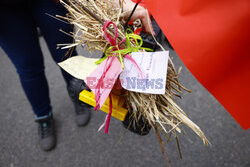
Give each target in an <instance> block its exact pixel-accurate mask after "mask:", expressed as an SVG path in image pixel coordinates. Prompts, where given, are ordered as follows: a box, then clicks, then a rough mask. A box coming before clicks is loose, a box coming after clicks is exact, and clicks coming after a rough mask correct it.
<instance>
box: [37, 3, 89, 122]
mask: <svg viewBox="0 0 250 167" xmlns="http://www.w3.org/2000/svg"><path fill="white" fill-rule="evenodd" d="M33 5H34V7H33V15H34V18H35V20H36V22H37V24H38V26H39V27H40V29H41V31H42V34H43V36H44V38H45V40H46V42H47V45H48V47H49V50H50V52H51V55H52V57H53V59H54V60H55V62H56V63H58V62H61V61H63V60H64V59H67V58H68V57H69V56H75V55H76V51H73V52H72V53H71V55H65V54H66V51H67V50H62V49H56V48H57V44H60V43H73V38H72V37H70V36H68V35H66V34H64V33H62V32H60V31H59V29H62V30H63V31H65V32H68V33H69V32H73V26H72V25H70V24H66V23H64V22H61V21H58V20H56V19H55V18H52V17H50V16H48V15H47V14H49V15H52V16H55V15H61V16H65V15H66V13H67V11H66V9H65V8H64V7H63V6H62V5H61V4H59V3H58V4H57V3H56V1H55V0H37V1H35V3H34V4H33ZM46 13H47V14H46ZM62 74H63V76H64V78H65V80H66V82H67V89H68V93H69V95H70V97H71V99H72V101H73V103H74V106H75V111H76V123H77V125H79V126H84V125H86V124H87V123H88V121H89V119H90V108H89V106H88V105H87V104H85V103H80V102H79V100H78V99H74V98H72V97H73V94H75V92H76V91H79V89H80V87H81V85H83V84H84V81H82V80H78V79H76V78H73V77H72V76H71V75H69V74H68V73H67V72H65V71H64V70H62ZM79 93H80V92H77V94H78V95H79Z"/></svg>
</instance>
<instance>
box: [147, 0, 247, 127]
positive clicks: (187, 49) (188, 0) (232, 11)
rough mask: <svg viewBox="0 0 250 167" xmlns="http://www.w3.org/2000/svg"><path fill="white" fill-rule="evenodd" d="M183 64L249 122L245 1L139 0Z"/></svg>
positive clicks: (239, 118) (233, 112)
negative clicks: (142, 2)
mask: <svg viewBox="0 0 250 167" xmlns="http://www.w3.org/2000/svg"><path fill="white" fill-rule="evenodd" d="M144 2H145V3H146V6H147V8H148V10H149V11H150V12H151V14H152V15H153V16H154V18H155V19H156V21H157V22H158V24H159V26H160V27H161V29H162V30H163V32H164V34H165V35H166V36H167V38H168V39H169V41H170V43H171V44H172V46H173V47H174V49H175V50H176V52H177V54H178V55H179V56H180V58H181V59H182V61H183V62H184V64H185V65H186V66H187V68H188V69H189V70H190V71H191V72H192V73H193V75H194V76H195V77H196V78H197V79H198V80H199V81H200V83H201V84H203V86H204V87H206V88H207V90H208V91H210V92H211V93H212V94H213V95H214V97H215V98H216V99H217V100H218V101H219V102H220V103H221V104H222V105H223V106H224V107H225V108H226V109H227V111H228V112H229V113H230V114H231V115H232V116H233V117H234V118H235V119H236V121H237V122H238V123H239V124H240V125H241V126H242V128H243V129H248V128H249V127H250V119H249V118H250V113H249V108H250V98H249V96H250V88H249V86H250V54H249V53H250V33H249V31H250V1H249V0H220V1H218V0H145V1H144Z"/></svg>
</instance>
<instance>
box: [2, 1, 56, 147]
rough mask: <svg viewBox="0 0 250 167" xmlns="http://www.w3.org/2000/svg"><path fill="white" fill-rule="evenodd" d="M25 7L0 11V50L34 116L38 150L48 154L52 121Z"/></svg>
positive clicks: (33, 29) (52, 143) (52, 136)
mask: <svg viewBox="0 0 250 167" xmlns="http://www.w3.org/2000/svg"><path fill="white" fill-rule="evenodd" d="M25 7H26V5H24V6H22V7H20V8H19V7H16V8H13V7H12V8H11V7H10V8H3V7H2V6H1V7H0V8H1V9H0V20H1V22H2V23H3V24H1V26H0V46H1V47H2V48H3V49H4V51H5V52H6V53H7V55H8V56H9V58H10V59H11V61H12V62H13V64H14V66H15V67H16V70H17V73H18V74H19V78H20V81H21V84H22V87H23V89H24V92H25V94H26V95H27V97H28V100H29V102H30V104H31V106H32V108H33V110H34V112H35V115H36V116H37V118H36V122H38V123H39V130H38V135H39V142H40V146H41V148H42V149H43V150H45V151H48V150H51V149H52V148H54V147H55V144H56V139H55V129H54V121H53V116H52V113H51V106H50V99H49V91H48V84H47V81H46V78H45V74H44V63H43V56H42V52H41V49H40V45H39V42H38V37H37V32H36V26H35V24H34V22H33V21H32V18H31V17H30V12H29V10H28V8H25Z"/></svg>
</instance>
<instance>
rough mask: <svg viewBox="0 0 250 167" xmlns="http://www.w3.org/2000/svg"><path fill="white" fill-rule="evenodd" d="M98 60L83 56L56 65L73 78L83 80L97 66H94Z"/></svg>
mask: <svg viewBox="0 0 250 167" xmlns="http://www.w3.org/2000/svg"><path fill="white" fill-rule="evenodd" d="M98 60H99V59H96V58H88V57H83V56H74V57H71V58H68V59H67V60H65V61H63V62H60V63H58V65H59V66H60V67H61V68H62V69H64V70H65V71H67V72H68V73H69V74H71V75H72V76H74V77H75V78H78V79H82V80H85V78H86V77H87V76H89V75H90V74H91V73H92V72H93V71H94V70H95V69H96V67H97V66H98V65H96V64H95V62H96V61H98Z"/></svg>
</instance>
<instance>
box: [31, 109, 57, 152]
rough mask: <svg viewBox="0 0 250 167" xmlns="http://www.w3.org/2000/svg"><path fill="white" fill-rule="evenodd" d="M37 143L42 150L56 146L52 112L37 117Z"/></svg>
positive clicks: (48, 149)
mask: <svg viewBox="0 0 250 167" xmlns="http://www.w3.org/2000/svg"><path fill="white" fill-rule="evenodd" d="M36 122H37V123H38V136H39V144H40V146H41V148H42V149H43V150H44V151H50V150H52V149H53V148H54V147H55V146H56V134H55V123H54V119H53V116H52V114H50V115H48V116H45V117H42V118H37V119H36Z"/></svg>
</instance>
